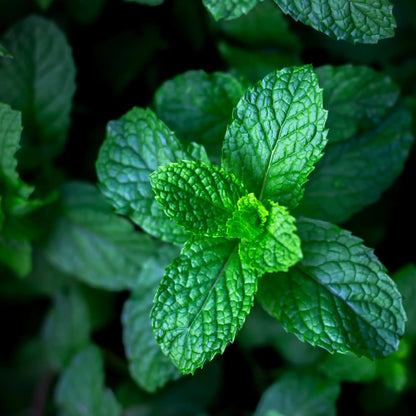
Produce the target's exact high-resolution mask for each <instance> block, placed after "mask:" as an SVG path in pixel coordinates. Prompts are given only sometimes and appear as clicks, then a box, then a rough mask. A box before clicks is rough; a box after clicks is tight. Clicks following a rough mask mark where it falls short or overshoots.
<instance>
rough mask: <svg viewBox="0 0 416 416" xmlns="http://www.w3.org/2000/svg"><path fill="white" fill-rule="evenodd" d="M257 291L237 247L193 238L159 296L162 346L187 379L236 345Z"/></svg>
mask: <svg viewBox="0 0 416 416" xmlns="http://www.w3.org/2000/svg"><path fill="white" fill-rule="evenodd" d="M256 289H257V275H256V273H254V272H253V271H252V270H248V269H247V267H246V266H245V265H244V264H242V263H241V260H240V258H239V256H238V252H237V244H236V242H235V241H230V240H226V239H223V238H206V237H194V238H192V239H191V240H189V241H188V242H187V243H186V244H185V247H184V248H183V250H182V252H181V254H180V256H179V257H177V258H176V259H175V260H174V261H173V263H172V264H171V265H170V266H168V268H167V269H166V274H165V276H164V277H163V280H162V283H161V284H160V286H159V289H158V291H157V294H156V297H155V300H154V307H153V310H152V313H151V318H152V322H153V332H154V334H155V336H156V341H157V342H158V343H159V344H160V346H161V348H162V350H163V352H164V353H165V354H166V355H167V356H168V357H169V358H170V360H171V361H172V362H173V363H174V364H175V365H176V366H177V368H178V369H179V370H180V371H181V372H182V373H185V374H186V373H194V371H195V370H196V369H197V368H198V367H202V366H203V365H204V363H205V361H207V360H211V359H212V358H213V357H214V356H215V355H216V354H218V353H222V352H223V351H224V349H225V347H226V346H227V344H228V343H230V342H233V340H234V337H235V335H236V332H237V331H238V330H239V329H240V328H241V327H242V325H243V323H244V321H245V318H246V316H247V315H248V313H249V312H250V310H251V307H252V305H253V301H254V295H255V292H256Z"/></svg>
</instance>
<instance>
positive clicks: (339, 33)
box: [274, 0, 396, 43]
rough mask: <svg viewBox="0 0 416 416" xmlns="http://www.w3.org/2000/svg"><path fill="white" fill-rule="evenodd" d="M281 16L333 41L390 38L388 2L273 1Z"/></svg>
mask: <svg viewBox="0 0 416 416" xmlns="http://www.w3.org/2000/svg"><path fill="white" fill-rule="evenodd" d="M274 1H275V2H276V3H277V4H278V5H279V7H280V8H281V9H282V10H283V12H284V13H286V14H289V15H290V16H292V17H293V18H294V19H295V20H300V21H301V22H302V23H304V24H306V25H308V26H312V27H313V28H314V29H316V30H319V31H320V32H323V33H325V34H326V35H328V36H331V37H332V38H335V39H344V40H347V41H349V42H353V43H356V42H360V43H377V42H378V41H379V40H381V39H385V38H391V37H392V36H394V29H395V27H396V21H395V19H394V16H393V12H392V9H393V6H392V4H391V3H390V1H389V0H378V1H373V0H323V1H320V2H315V1H314V0H274Z"/></svg>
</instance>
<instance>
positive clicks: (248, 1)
mask: <svg viewBox="0 0 416 416" xmlns="http://www.w3.org/2000/svg"><path fill="white" fill-rule="evenodd" d="M259 1H261V0H222V1H218V0H202V2H203V3H204V5H205V7H206V8H207V9H208V10H209V11H210V12H211V13H212V15H213V16H214V17H215V19H216V20H219V19H227V20H228V19H236V18H237V17H240V16H241V15H242V14H246V13H248V12H249V11H250V9H252V8H253V7H254V6H255V5H256V4H257V3H258V2H259Z"/></svg>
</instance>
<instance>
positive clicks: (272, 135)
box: [222, 65, 327, 208]
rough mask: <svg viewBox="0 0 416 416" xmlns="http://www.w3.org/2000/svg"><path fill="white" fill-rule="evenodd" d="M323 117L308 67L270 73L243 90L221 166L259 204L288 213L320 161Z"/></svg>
mask: <svg viewBox="0 0 416 416" xmlns="http://www.w3.org/2000/svg"><path fill="white" fill-rule="evenodd" d="M326 116H327V113H326V111H325V110H324V109H323V106H322V90H321V88H320V87H319V85H318V77H317V76H316V75H315V74H314V72H313V69H312V67H311V66H308V65H306V66H303V67H294V68H285V69H283V70H281V71H275V72H272V73H271V74H269V75H267V76H266V77H265V78H264V79H263V80H261V81H260V82H259V83H257V84H256V85H255V86H254V87H253V88H250V89H249V90H247V92H246V93H245V94H244V96H243V98H242V99H241V100H240V101H239V103H238V104H237V107H236V108H235V109H234V112H233V121H232V122H231V124H230V125H229V126H228V128H227V132H226V135H225V140H224V146H223V158H222V163H223V166H224V167H225V168H226V169H228V170H230V171H231V172H233V173H234V174H235V175H236V176H237V177H238V178H239V179H240V180H241V181H242V182H243V183H244V185H246V187H247V189H248V191H249V192H253V193H255V195H256V196H257V198H258V199H259V200H260V201H261V200H263V199H271V200H274V201H277V202H279V204H281V205H284V206H286V207H288V208H292V207H294V206H296V205H297V204H298V203H299V201H300V199H301V198H302V196H303V188H302V185H303V184H304V183H305V182H306V180H307V176H308V175H309V173H310V172H311V171H312V169H313V165H314V164H315V163H316V162H317V161H318V160H319V159H320V158H321V156H322V150H323V148H324V146H325V145H326V131H325V121H326Z"/></svg>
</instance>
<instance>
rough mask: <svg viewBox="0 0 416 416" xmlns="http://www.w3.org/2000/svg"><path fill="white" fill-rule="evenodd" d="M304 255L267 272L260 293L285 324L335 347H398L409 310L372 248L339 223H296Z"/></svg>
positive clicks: (365, 350)
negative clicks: (287, 266) (274, 271)
mask: <svg viewBox="0 0 416 416" xmlns="http://www.w3.org/2000/svg"><path fill="white" fill-rule="evenodd" d="M296 225H297V227H298V233H299V236H300V238H301V241H302V252H303V260H302V261H301V262H300V263H298V264H297V265H296V266H295V267H293V268H292V269H290V270H289V272H288V273H286V274H283V273H280V274H273V275H267V276H264V277H263V279H262V281H261V284H260V287H259V294H258V299H259V301H260V302H261V304H262V305H263V307H264V308H265V309H266V310H267V311H268V312H269V313H270V314H271V315H272V316H274V317H276V318H277V319H279V321H280V322H281V323H282V325H283V326H284V328H285V329H286V330H287V331H289V332H293V333H294V334H296V335H297V336H298V338H299V339H300V340H302V341H306V342H309V343H310V344H312V345H314V346H320V347H322V348H325V349H327V350H328V351H330V352H342V353H344V352H347V351H351V352H354V353H355V354H357V355H365V356H367V357H369V358H372V359H376V358H381V357H385V356H386V355H388V354H391V353H392V352H394V351H396V350H397V348H398V346H399V341H400V338H401V336H402V335H403V333H404V324H405V320H406V315H405V312H404V309H403V306H402V299H401V295H400V293H399V291H398V290H397V287H396V285H395V283H394V282H393V281H392V280H391V279H390V278H389V277H388V275H387V274H386V270H385V268H384V266H383V265H382V264H381V263H380V261H379V260H378V259H377V257H376V256H375V255H374V254H373V252H372V250H370V249H368V248H367V247H365V246H364V245H363V243H362V240H360V239H359V238H357V237H354V236H352V235H351V233H349V232H348V231H345V230H342V229H340V228H338V227H336V226H335V225H332V224H329V223H326V222H323V221H314V220H308V219H302V220H299V221H298V222H297V223H296Z"/></svg>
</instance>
